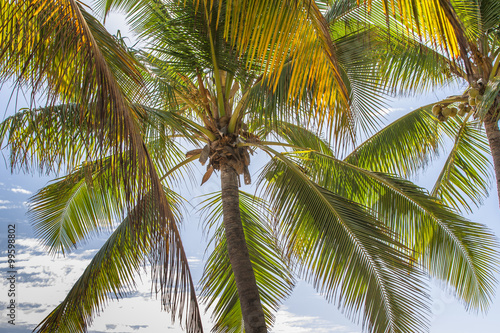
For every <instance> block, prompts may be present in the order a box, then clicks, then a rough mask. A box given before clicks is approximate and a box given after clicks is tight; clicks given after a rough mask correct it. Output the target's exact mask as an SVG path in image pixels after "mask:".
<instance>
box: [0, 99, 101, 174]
mask: <svg viewBox="0 0 500 333" xmlns="http://www.w3.org/2000/svg"><path fill="white" fill-rule="evenodd" d="M82 109H83V108H82V107H80V106H78V105H76V104H63V105H57V106H53V107H46V108H40V109H22V110H20V111H19V112H17V113H16V114H14V115H13V116H10V117H7V118H6V119H5V120H4V121H2V123H0V145H1V146H2V148H4V147H9V149H10V156H9V158H10V165H11V168H12V169H14V168H16V167H18V168H20V169H23V170H26V171H35V170H37V169H38V170H40V171H41V172H42V171H45V172H46V173H50V172H55V173H59V172H60V171H62V170H61V169H62V168H63V167H66V168H69V166H74V165H78V164H80V163H81V162H82V161H84V160H85V158H86V157H87V156H88V155H93V154H97V152H96V151H95V150H100V151H103V152H109V151H110V149H111V148H110V147H109V146H107V145H106V146H104V145H105V143H104V144H103V145H100V146H95V145H94V146H90V145H87V144H86V140H87V138H88V137H89V136H91V135H92V134H91V133H95V131H93V130H92V129H91V128H89V127H88V126H87V124H86V123H83V124H81V123H80V121H79V119H80V117H81V114H82V112H83V111H82ZM89 116H90V115H89ZM88 122H90V121H88ZM88 122H87V123H88ZM94 135H97V133H95V134H94Z"/></svg>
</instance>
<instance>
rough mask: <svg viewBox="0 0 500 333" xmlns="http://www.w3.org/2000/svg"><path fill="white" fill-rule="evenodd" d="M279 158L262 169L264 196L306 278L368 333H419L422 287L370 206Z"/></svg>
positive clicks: (423, 301)
mask: <svg viewBox="0 0 500 333" xmlns="http://www.w3.org/2000/svg"><path fill="white" fill-rule="evenodd" d="M266 150H269V149H268V148H266ZM277 156H279V160H278V159H277V158H275V159H273V160H272V161H271V162H270V163H269V164H268V165H267V166H266V168H265V170H264V175H265V177H266V180H267V182H268V183H267V185H266V186H267V187H266V192H267V194H268V196H269V198H270V200H271V203H272V204H273V208H274V210H275V211H276V212H277V214H278V218H279V221H280V232H281V235H282V237H283V241H284V242H285V244H286V248H287V250H288V253H289V254H290V255H292V257H293V258H294V259H295V260H297V261H298V264H299V265H300V266H301V267H302V273H303V276H305V277H306V278H307V279H309V280H310V281H311V282H312V283H313V284H314V286H315V287H316V288H317V289H318V290H319V291H320V292H321V293H322V294H324V295H325V297H326V298H327V300H329V301H334V302H335V303H337V304H338V305H339V307H340V308H341V309H342V311H343V312H344V313H345V314H346V315H347V316H349V317H350V318H352V319H354V320H360V321H361V322H362V323H363V326H364V328H365V329H366V331H368V332H421V331H422V329H423V328H424V327H426V326H427V318H426V317H425V312H426V311H427V310H426V309H427V306H428V305H427V295H426V292H425V283H424V282H423V280H422V278H423V277H422V275H421V274H420V273H419V272H418V270H416V269H415V268H414V267H412V265H413V264H412V260H411V259H410V257H408V256H407V255H405V254H404V253H403V251H402V250H403V248H402V247H401V245H400V244H399V243H397V242H396V241H395V240H394V238H393V237H392V235H391V233H390V232H388V230H387V229H386V228H385V226H384V225H383V224H381V223H380V222H379V221H377V219H376V218H375V217H374V216H373V215H372V213H371V211H370V210H369V209H367V208H366V207H364V206H362V205H360V204H357V203H355V202H353V201H350V200H348V199H346V198H344V197H342V196H339V195H338V194H336V193H335V192H334V191H331V190H328V189H326V188H324V187H322V186H319V185H317V184H316V183H314V182H312V181H311V180H310V179H309V177H308V176H307V175H306V174H304V173H303V172H302V171H300V169H299V168H298V167H296V166H294V164H293V163H292V162H290V161H289V160H287V159H285V158H284V157H283V156H280V155H277ZM402 295H404V297H403V296H402ZM410 304H411V305H410Z"/></svg>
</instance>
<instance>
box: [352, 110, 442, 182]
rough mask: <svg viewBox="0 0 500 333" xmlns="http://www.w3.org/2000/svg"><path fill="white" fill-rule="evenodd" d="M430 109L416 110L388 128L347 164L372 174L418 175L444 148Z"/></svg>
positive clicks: (358, 149) (363, 145)
mask: <svg viewBox="0 0 500 333" xmlns="http://www.w3.org/2000/svg"><path fill="white" fill-rule="evenodd" d="M431 108H432V105H427V106H424V107H422V108H419V109H416V110H415V111H412V112H410V113H408V114H407V115H405V116H403V117H401V118H399V119H398V120H396V121H394V122H392V123H391V124H389V125H387V126H386V127H384V128H383V129H381V130H380V131H379V132H378V133H376V134H374V135H373V136H371V137H369V138H368V139H367V140H366V141H365V142H363V143H362V144H360V145H359V146H357V147H356V148H355V149H354V150H353V151H352V152H351V153H350V154H349V155H348V156H346V158H345V161H346V162H348V163H350V164H352V165H356V166H359V167H361V168H364V169H367V170H371V171H378V172H387V173H394V174H398V175H402V176H410V175H413V174H415V172H416V171H417V170H419V169H420V168H421V167H422V166H425V165H426V164H427V163H428V162H429V161H430V160H431V159H432V158H433V157H435V156H436V154H437V153H438V148H439V147H440V146H442V144H443V142H442V134H440V131H439V126H438V122H437V119H436V118H434V117H433V116H432V115H431V113H430V109H431Z"/></svg>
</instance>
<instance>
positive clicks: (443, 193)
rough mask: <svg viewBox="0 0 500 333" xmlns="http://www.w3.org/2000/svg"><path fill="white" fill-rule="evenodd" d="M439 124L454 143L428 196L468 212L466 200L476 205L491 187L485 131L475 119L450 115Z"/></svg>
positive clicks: (468, 206)
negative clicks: (444, 121)
mask: <svg viewBox="0 0 500 333" xmlns="http://www.w3.org/2000/svg"><path fill="white" fill-rule="evenodd" d="M443 126H445V128H446V132H447V133H448V135H450V136H451V137H452V138H454V143H453V148H452V149H451V151H450V153H449V154H448V158H447V159H446V162H445V165H444V167H443V169H442V171H441V174H440V175H439V177H438V179H437V181H436V184H435V185H434V189H433V190H432V195H433V196H436V197H437V198H439V199H440V200H442V201H443V202H444V203H445V204H447V205H448V206H450V207H453V208H455V209H457V210H459V211H460V210H464V211H466V212H471V211H472V207H471V205H470V204H469V203H470V202H472V203H473V204H475V205H476V206H479V205H480V204H481V203H482V202H483V200H484V199H485V198H487V197H488V192H489V189H490V186H491V171H490V170H491V163H490V161H489V159H488V155H489V154H490V148H489V146H488V141H487V138H486V134H485V132H484V129H483V128H482V126H481V125H480V124H479V123H478V122H477V121H462V120H461V119H460V118H454V119H449V120H448V121H447V122H446V123H444V125H443Z"/></svg>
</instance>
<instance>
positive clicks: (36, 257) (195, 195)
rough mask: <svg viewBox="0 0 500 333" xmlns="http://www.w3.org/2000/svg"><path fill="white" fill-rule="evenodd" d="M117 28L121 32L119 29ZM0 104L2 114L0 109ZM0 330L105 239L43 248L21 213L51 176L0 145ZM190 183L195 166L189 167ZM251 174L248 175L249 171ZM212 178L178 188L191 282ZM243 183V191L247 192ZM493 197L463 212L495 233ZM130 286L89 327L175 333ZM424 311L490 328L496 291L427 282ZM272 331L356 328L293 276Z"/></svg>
mask: <svg viewBox="0 0 500 333" xmlns="http://www.w3.org/2000/svg"><path fill="white" fill-rule="evenodd" d="M107 22H108V23H107V26H108V28H109V30H110V31H111V32H112V33H114V32H115V31H116V29H117V28H120V30H122V33H123V31H126V30H125V28H124V27H123V18H122V17H121V16H112V17H111V18H110V19H108V21H107ZM123 34H124V35H125V34H126V33H123ZM460 89H461V88H460V87H450V88H449V89H447V90H445V91H436V92H431V93H428V94H427V95H425V96H418V97H415V98H409V99H398V100H395V101H394V102H393V103H391V105H390V107H389V108H388V109H387V110H385V112H384V113H385V115H386V121H387V122H389V121H392V120H394V119H396V118H398V117H400V116H402V115H404V114H405V113H407V112H408V111H410V110H412V109H413V108H415V107H416V106H418V105H425V104H428V103H431V102H433V101H437V100H439V99H440V98H442V97H444V96H446V95H449V94H452V93H458V92H460V91H461V90H460ZM9 93H10V92H9V90H8V87H7V86H4V87H3V89H2V90H1V91H0V119H1V118H3V116H6V115H9V114H12V112H13V111H14V110H13V109H12V105H10V106H9V107H7V100H8V97H9ZM4 111H5V113H4ZM0 154H1V156H2V157H1V158H0V161H1V162H0V257H1V260H0V274H1V283H0V285H1V286H2V287H1V292H0V313H1V316H0V332H2V333H3V332H5V333H7V332H9V333H10V332H13V333H26V332H31V330H33V328H34V327H35V326H36V325H37V323H39V322H40V321H41V320H42V319H43V318H44V317H45V316H46V315H47V314H48V313H50V311H51V310H52V309H53V308H54V307H55V306H57V305H58V304H59V302H60V301H61V300H63V299H64V297H65V295H66V293H67V292H68V290H69V289H70V288H71V286H72V284H73V283H74V282H75V281H76V280H77V279H78V277H79V276H80V274H81V273H82V272H83V270H84V268H85V267H86V265H87V264H88V262H89V261H90V260H91V258H92V257H93V255H94V254H95V253H96V251H97V250H98V248H99V247H100V246H101V245H102V244H103V243H104V241H105V240H106V239H107V236H108V234H106V233H103V234H100V235H99V236H97V237H96V238H94V239H92V240H90V241H88V242H87V243H86V244H82V245H81V246H79V247H78V249H77V250H76V251H74V252H72V253H70V254H67V255H66V256H65V257H63V256H60V255H59V256H55V257H54V256H50V255H48V254H47V253H46V252H45V250H44V249H43V247H42V246H41V245H40V243H39V241H38V240H37V239H36V238H35V236H34V234H33V230H32V228H31V225H30V221H29V220H28V218H27V216H26V212H27V210H28V203H27V202H28V200H29V198H30V196H32V195H33V194H34V193H36V191H37V190H39V189H40V188H41V187H43V186H44V185H45V184H46V183H47V182H48V181H49V180H50V179H51V178H53V175H52V176H49V177H48V176H40V175H38V174H35V175H32V174H22V173H14V174H12V173H11V172H10V169H9V167H8V163H7V157H8V155H7V152H6V151H3V152H1V153H0ZM445 157H446V155H445V154H443V155H442V157H441V158H440V159H439V160H437V161H435V162H434V163H433V164H432V166H431V167H430V168H428V169H427V170H426V171H425V172H423V173H422V174H421V175H420V176H419V177H417V178H416V179H414V181H415V182H416V183H417V184H419V185H421V186H423V187H425V188H428V189H430V188H432V185H433V182H434V181H435V180H436V179H437V176H438V174H439V171H440V166H441V165H442V164H443V163H444V160H445ZM264 158H265V157H264V155H263V154H261V155H256V156H255V157H254V161H253V162H255V163H253V164H252V165H251V169H250V171H251V172H252V173H256V172H258V169H259V167H258V165H259V164H262V160H263V159H264ZM195 175H196V176H197V177H198V178H197V179H195V180H194V183H196V184H198V183H199V181H200V179H201V177H202V173H201V172H200V173H198V174H195ZM252 178H254V179H255V178H256V177H255V176H254V177H252ZM218 181H219V179H218V178H217V177H212V179H210V180H209V182H208V183H206V184H204V185H203V187H201V188H200V187H194V188H191V190H190V191H186V192H185V193H182V194H183V195H184V197H185V198H186V199H187V200H188V202H189V203H188V206H187V208H188V209H187V214H186V216H185V218H184V221H183V224H182V228H181V235H182V239H183V243H184V248H185V249H186V252H187V255H188V258H189V263H190V267H191V269H192V272H193V278H194V281H195V282H197V281H198V280H199V278H200V277H201V274H202V270H203V263H204V261H205V260H206V259H207V258H208V254H207V253H205V245H206V244H207V236H206V235H204V234H203V228H202V225H201V217H200V214H199V213H197V207H199V205H198V204H199V203H200V202H201V200H202V198H201V197H200V195H203V194H208V193H211V192H214V191H216V190H217V189H218V187H219V186H218ZM252 189H253V188H252V187H251V188H247V189H246V190H247V191H249V192H251V191H252ZM498 209H499V208H498V199H497V196H496V189H495V188H492V189H491V195H490V197H489V198H488V199H487V200H486V201H485V203H484V205H483V206H481V207H480V208H479V209H477V210H475V211H474V212H473V213H472V214H470V215H469V216H468V218H469V219H471V220H474V221H477V222H481V223H484V224H486V225H488V226H489V227H490V228H491V229H492V230H493V231H494V232H495V234H496V235H500V218H499V214H498V212H499V211H498ZM12 224H15V225H16V263H15V265H16V269H17V283H16V304H17V306H18V307H17V309H16V321H15V323H16V325H15V326H12V325H10V324H9V323H8V317H7V309H6V306H7V304H8V303H7V302H8V301H9V297H8V296H7V289H8V288H9V284H8V281H7V277H8V272H7V271H8V268H7V263H6V258H7V253H6V250H7V233H8V225H12ZM138 281H139V283H138V286H137V291H134V292H132V293H131V294H129V295H128V297H126V298H124V299H120V300H119V301H110V302H109V304H108V305H107V306H106V307H105V309H104V311H102V312H101V313H100V314H99V315H98V316H97V317H96V318H95V319H94V322H93V324H92V325H91V327H90V328H89V332H91V333H98V332H99V333H100V332H113V333H129V332H130V333H131V332H133V333H135V332H137V333H146V332H147V333H153V332H160V331H161V332H175V333H177V332H182V329H181V328H180V327H179V325H178V323H171V321H170V314H168V313H165V312H162V311H161V307H160V301H159V300H157V299H155V295H152V294H151V291H150V286H151V284H150V280H149V278H148V275H147V274H142V275H141V279H140V280H138ZM432 286H433V287H432V306H431V309H432V318H431V329H430V332H431V333H451V332H453V333H469V332H484V333H489V332H498V327H500V317H499V316H498V315H497V314H498V313H500V297H499V296H496V298H495V299H494V300H493V302H492V306H491V308H490V310H489V312H488V314H486V315H484V314H479V315H476V314H472V313H468V312H466V311H465V309H464V307H463V305H462V304H460V303H459V302H457V301H456V300H455V298H454V297H453V295H451V294H450V293H448V292H446V291H443V290H442V289H440V288H439V286H440V284H439V283H438V282H432ZM203 320H204V323H205V330H206V332H209V331H210V313H209V312H207V313H203ZM273 332H283V333H284V332H291V333H295V332H297V333H313V332H314V333H316V332H318V333H337V332H340V333H354V332H361V327H360V326H359V325H358V324H356V323H352V322H351V321H349V320H347V319H346V318H345V317H344V316H343V315H342V313H341V312H340V311H339V310H338V309H337V307H336V306H335V305H334V304H329V303H327V302H326V301H325V300H324V298H323V297H322V296H321V295H319V294H318V293H317V292H316V291H315V290H314V289H313V288H312V287H311V285H310V284H308V283H307V282H306V281H298V282H297V285H296V287H295V290H294V292H293V294H292V296H291V297H290V298H288V299H287V300H286V301H285V302H284V304H283V305H282V306H281V308H280V309H279V311H278V312H277V314H276V323H275V326H274V328H273Z"/></svg>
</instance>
